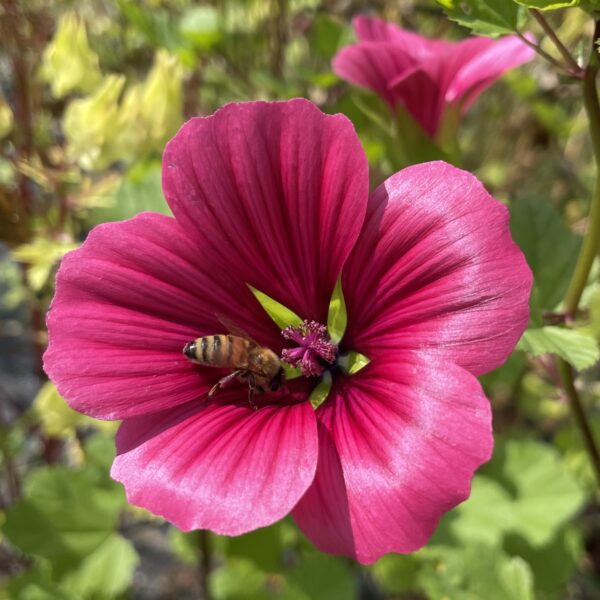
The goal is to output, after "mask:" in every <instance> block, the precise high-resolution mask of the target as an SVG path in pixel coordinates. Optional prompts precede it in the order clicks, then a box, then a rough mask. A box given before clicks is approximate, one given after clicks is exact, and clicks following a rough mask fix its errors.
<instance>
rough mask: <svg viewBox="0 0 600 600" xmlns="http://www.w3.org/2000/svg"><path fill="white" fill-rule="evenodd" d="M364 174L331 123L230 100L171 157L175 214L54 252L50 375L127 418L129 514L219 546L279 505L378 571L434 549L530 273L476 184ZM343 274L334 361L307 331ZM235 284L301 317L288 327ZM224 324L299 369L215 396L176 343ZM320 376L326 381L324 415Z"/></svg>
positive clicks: (297, 111)
mask: <svg viewBox="0 0 600 600" xmlns="http://www.w3.org/2000/svg"><path fill="white" fill-rule="evenodd" d="M368 181H369V177H368V170H367V160H366V158H365V154H364V152H363V150H362V148H361V145H360V142H359V140H358V138H357V136H356V134H355V132H354V130H353V127H352V124H351V123H350V122H349V121H348V119H346V118H345V117H344V116H342V115H335V116H328V115H324V114H322V113H321V112H320V111H319V110H318V109H317V108H316V107H315V106H314V105H313V104H311V103H310V102H308V101H306V100H301V99H297V100H291V101H289V102H280V103H277V102H276V103H264V102H250V103H244V104H231V105H228V106H226V107H224V108H223V109H221V110H219V111H218V112H216V113H215V114H214V115H213V116H210V117H207V118H198V119H192V120H191V121H189V122H188V123H186V125H184V126H183V127H182V129H181V130H180V131H179V133H178V134H177V135H176V137H175V138H174V139H173V140H172V141H171V142H170V143H169V145H168V146H167V148H166V151H165V154H164V158H163V189H164V193H165V196H166V198H167V201H168V203H169V205H170V207H171V209H172V211H173V213H174V215H175V218H170V217H165V216H161V215H159V214H153V213H143V214H141V215H139V216H137V217H135V218H134V219H131V220H129V221H125V222H122V223H110V224H106V225H101V226H99V227H97V228H96V229H94V230H93V231H92V232H91V233H90V235H89V237H88V239H87V241H86V242H85V243H84V244H83V245H82V246H81V248H79V249H78V250H75V251H74V252H71V253H70V254H68V255H67V256H66V257H65V258H64V260H63V262H62V265H61V267H60V271H59V273H58V276H57V282H56V296H55V298H54V301H53V303H52V308H51V310H50V313H49V316H48V328H49V334H50V345H49V348H48V350H47V352H46V355H45V368H46V371H47V373H48V374H49V376H50V377H51V378H52V380H53V381H54V382H55V383H56V384H57V386H58V389H59V391H60V393H61V394H62V395H63V396H64V397H65V398H66V399H67V401H68V402H69V404H70V406H71V407H73V408H74V409H76V410H78V411H81V412H83V413H85V414H88V415H91V416H93V417H97V418H101V419H123V423H122V425H121V427H120V429H119V432H118V434H117V439H116V444H117V457H116V459H115V462H114V464H113V468H112V476H113V477H114V478H115V479H117V480H118V481H120V482H122V483H123V485H124V486H125V489H126V491H127V495H128V498H129V500H130V502H132V503H133V504H137V505H140V506H144V507H145V508H147V509H148V510H150V511H152V512H154V513H156V514H160V515H163V516H164V517H165V518H166V519H168V520H169V521H171V522H172V523H174V524H175V525H177V526H178V527H180V528H181V529H183V530H189V529H197V528H202V529H204V528H206V529H210V530H212V531H215V532H217V533H220V534H226V535H237V534H241V533H244V532H247V531H249V530H252V529H255V528H257V527H263V526H266V525H269V524H270V523H273V522H275V521H277V520H278V519H281V518H282V517H283V516H285V515H286V514H288V513H289V512H290V511H291V512H292V514H293V516H294V518H295V519H296V521H297V523H298V525H299V526H300V528H301V529H302V530H303V531H304V532H305V533H306V535H307V536H308V537H309V538H310V539H311V540H312V541H313V542H314V543H315V545H316V546H318V547H319V548H320V549H321V550H323V551H326V552H330V553H334V554H346V555H349V556H353V557H355V558H356V559H358V560H360V561H362V562H371V561H374V560H376V559H377V558H378V557H379V556H381V555H382V554H383V553H385V552H410V551H413V550H415V549H417V548H419V547H420V546H422V545H423V544H425V543H426V542H427V540H428V538H429V536H430V535H431V533H432V532H433V530H434V528H435V527H436V524H437V522H438V520H439V518H440V517H441V515H442V514H443V513H444V512H445V511H447V510H449V509H450V508H452V507H453V506H455V505H456V504H458V503H459V502H462V501H463V500H465V498H467V497H468V496H469V489H470V482H471V478H472V475H473V471H474V470H475V469H476V468H477V467H478V466H479V465H480V464H482V463H483V462H485V461H486V460H488V459H489V457H490V453H491V450H492V432H491V415H490V407H489V403H488V401H487V399H486V398H485V396H484V394H483V392H482V390H481V387H480V385H479V383H478V382H477V379H476V378H475V376H476V375H478V374H480V373H484V372H485V371H489V370H490V369H493V368H495V367H497V366H498V365H500V364H501V363H502V362H503V361H504V360H505V359H506V358H507V356H508V355H509V353H510V352H511V351H512V349H513V347H514V345H515V343H516V341H517V340H518V338H519V336H520V335H521V333H522V331H523V329H524V328H525V325H526V323H527V319H528V303H527V301H528V296H529V291H530V287H531V274H530V271H529V269H528V267H527V265H526V263H525V260H524V258H523V255H522V254H521V252H520V251H519V249H518V248H517V247H516V245H515V244H514V243H513V241H512V239H511V237H510V233H509V228H508V212H507V210H506V209H505V208H504V206H502V205H501V204H499V203H498V202H496V201H495V200H494V199H493V198H491V197H490V196H489V194H488V193H487V192H486V191H485V190H484V188H483V187H482V186H481V184H480V183H479V182H478V181H477V180H476V179H475V177H473V176H472V175H470V174H468V173H466V172H464V171H460V170H458V169H456V168H454V167H452V166H450V165H447V164H445V163H441V162H438V163H428V164H422V165H418V166H415V167H411V168H408V169H405V170H403V171H401V172H399V173H397V174H396V175H394V176H393V177H391V178H389V179H388V180H387V181H385V183H383V184H382V185H381V186H380V187H379V188H377V190H376V191H375V192H374V193H373V194H372V195H371V196H370V197H369V192H368ZM342 267H343V269H344V270H343V279H342V282H343V289H344V295H345V300H346V305H347V312H348V326H347V329H346V333H345V336H344V338H343V340H342V342H341V344H340V345H339V348H337V349H334V354H333V355H331V354H330V350H331V348H330V347H329V346H330V344H331V342H330V341H328V339H327V336H326V333H325V332H324V331H323V330H322V329H320V328H319V324H321V325H322V324H324V323H326V320H327V312H328V306H329V302H330V298H331V295H332V291H333V289H334V287H335V284H336V281H337V280H338V277H339V275H340V272H341V270H342ZM247 284H250V285H252V286H253V287H255V288H257V289H258V290H260V291H262V292H264V293H265V294H267V295H268V296H270V297H271V298H273V299H275V300H277V301H278V302H280V303H281V304H283V305H284V306H286V307H288V308H289V309H291V310H293V311H294V312H295V313H296V314H297V315H299V316H301V317H302V318H303V319H306V320H307V323H305V325H304V326H303V328H301V329H299V330H296V331H295V332H294V330H286V337H284V336H282V335H281V331H280V329H279V328H278V327H277V326H276V325H275V324H274V323H273V322H272V321H271V319H270V318H269V317H268V316H267V314H266V312H265V311H264V310H263V308H262V306H261V305H260V304H259V302H258V301H257V300H256V298H255V297H254V295H253V294H252V293H251V292H250V291H249V289H248V285H247ZM219 314H225V315H229V316H231V318H232V319H234V320H235V321H236V323H237V324H238V325H239V327H241V328H243V329H245V330H246V331H248V333H249V335H251V336H252V337H253V338H255V339H256V340H257V341H258V342H259V343H260V344H263V345H264V346H267V347H268V348H271V349H272V350H273V351H276V352H277V353H278V354H281V353H282V351H284V349H287V350H288V354H291V355H292V356H290V360H293V361H298V362H299V364H300V365H301V366H302V367H306V371H305V375H306V376H303V377H300V378H298V379H295V380H292V381H289V382H288V383H287V384H286V386H285V387H284V388H283V391H281V392H278V393H273V394H263V395H261V396H257V397H256V398H257V399H258V400H257V401H259V402H260V403H261V404H262V406H261V408H259V410H256V411H255V410H252V408H251V406H250V405H249V403H248V391H247V385H245V384H243V383H235V384H234V385H233V386H230V387H227V388H226V389H224V390H221V391H219V393H218V394H216V395H215V396H214V397H211V398H209V397H207V392H208V391H209V390H210V388H211V387H212V386H213V385H214V384H215V382H216V381H217V380H218V379H219V378H220V377H222V376H223V375H224V374H227V371H225V372H223V371H222V370H220V369H214V368H207V367H202V366H199V365H195V364H193V363H192V362H190V361H189V360H188V359H187V358H186V357H185V356H183V354H182V349H183V347H184V345H185V344H186V343H187V342H189V341H190V340H193V339H195V338H197V337H199V336H204V335H210V334H218V333H226V332H225V331H224V326H223V325H222V324H221V322H220V320H219V318H218V317H217V315H219ZM313 321H314V322H315V323H311V322H313ZM294 349H296V350H298V351H297V352H293V350H294ZM351 350H353V351H357V352H361V353H363V354H365V355H366V356H367V357H368V358H369V359H370V363H369V364H368V365H367V366H366V367H365V368H363V369H362V370H360V371H359V372H358V373H356V374H354V375H348V374H345V373H344V371H343V370H341V369H340V367H339V365H338V364H337V358H336V356H335V355H336V354H337V352H339V353H345V352H348V351H351ZM319 358H321V360H320V361H319ZM332 361H333V362H332ZM315 364H318V365H320V369H317V371H319V370H323V369H327V370H329V372H330V373H332V375H333V386H332V389H331V392H330V394H329V397H328V398H327V400H326V401H325V402H324V403H323V404H322V405H321V406H320V407H319V408H318V409H317V410H316V411H315V410H314V409H313V408H312V406H311V403H310V402H309V401H308V396H309V393H310V390H311V389H312V388H313V387H314V386H315V384H316V382H317V381H318V378H316V377H314V376H312V375H313V374H314V373H313V371H312V370H313V369H314V368H315Z"/></svg>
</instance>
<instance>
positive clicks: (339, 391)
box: [293, 353, 493, 563]
mask: <svg viewBox="0 0 600 600" xmlns="http://www.w3.org/2000/svg"><path fill="white" fill-rule="evenodd" d="M318 416H319V420H320V422H321V424H322V425H321V427H322V432H321V434H320V436H319V463H318V467H317V474H316V476H315V481H314V483H313V485H312V486H311V487H310V488H309V490H308V492H307V493H306V495H305V496H304V497H303V498H302V500H301V501H300V502H299V504H298V505H297V506H296V508H295V509H294V511H293V515H294V518H295V519H296V522H297V523H298V525H299V526H300V528H301V529H302V530H303V531H304V533H305V534H306V535H307V536H308V537H309V538H310V539H311V540H312V541H313V543H314V544H315V545H316V546H317V547H318V548H319V549H320V550H322V551H325V552H330V553H332V554H345V555H350V556H353V557H355V558H356V559H357V560H359V561H360V562H363V563H370V562H374V561H375V560H377V558H379V557H380V556H381V555H382V554H385V553H387V552H412V551H414V550H416V549H418V548H420V547H421V546H423V545H424V544H425V543H426V542H427V540H428V539H429V537H430V536H431V534H432V533H433V530H434V529H435V527H436V526H437V523H438V521H439V519H440V517H441V516H442V514H443V513H444V512H446V511H448V510H450V509H451V508H452V507H453V506H455V505H456V504H458V503H460V502H462V501H463V500H465V499H466V498H468V496H469V493H470V484H471V478H472V476H473V472H474V470H475V469H476V468H477V467H478V466H479V465H481V464H482V463H484V462H486V461H487V460H489V457H490V455H491V450H492V444H493V439H492V428H491V411H490V407H489V403H488V401H487V399H486V398H485V396H484V394H483V391H482V390H481V387H480V385H479V383H478V382H477V380H476V379H475V377H473V376H472V375H471V374H469V373H467V372H466V371H464V370H463V369H461V368H460V367H456V366H454V365H451V364H444V367H443V369H440V368H439V366H438V364H436V363H435V361H432V360H431V357H429V356H426V355H424V356H419V355H417V354H411V353H406V354H403V355H401V356H400V355H396V356H394V357H393V358H386V356H385V354H380V355H379V356H377V359H376V360H373V361H372V362H371V364H370V365H369V366H368V367H366V368H365V369H363V370H362V371H360V372H359V373H358V374H357V375H354V376H353V377H351V378H347V379H343V380H341V381H339V382H336V385H335V387H334V390H333V392H332V395H331V396H330V399H329V400H328V402H326V403H325V404H324V405H323V406H322V407H321V408H320V409H319V412H318Z"/></svg>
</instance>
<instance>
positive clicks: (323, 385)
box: [308, 371, 333, 410]
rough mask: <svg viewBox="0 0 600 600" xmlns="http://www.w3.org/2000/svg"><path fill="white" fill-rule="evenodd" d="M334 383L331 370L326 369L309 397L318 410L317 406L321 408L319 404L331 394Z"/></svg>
mask: <svg viewBox="0 0 600 600" xmlns="http://www.w3.org/2000/svg"><path fill="white" fill-rule="evenodd" d="M332 383H333V379H332V377H331V373H330V372H329V371H325V373H323V377H322V378H321V381H320V382H319V383H318V384H317V385H316V386H315V388H314V389H313V391H312V392H311V393H310V396H309V398H308V399H309V400H310V403H311V404H312V407H313V408H314V409H315V410H317V408H319V406H321V404H323V402H325V400H327V396H329V392H330V391H331V385H332Z"/></svg>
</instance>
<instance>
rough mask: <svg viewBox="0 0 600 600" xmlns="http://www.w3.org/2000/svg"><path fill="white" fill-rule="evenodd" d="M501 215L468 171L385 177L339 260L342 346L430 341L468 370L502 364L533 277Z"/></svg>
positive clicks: (399, 346) (392, 347)
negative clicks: (344, 319) (344, 318)
mask: <svg viewBox="0 0 600 600" xmlns="http://www.w3.org/2000/svg"><path fill="white" fill-rule="evenodd" d="M508 219H509V216H508V211H507V209H506V208H505V207H504V206H503V205H501V204H500V203H499V202H497V201H496V200H494V199H493V198H492V197H491V196H490V195H489V194H488V193H487V192H486V191H485V189H484V188H483V186H482V185H481V183H480V182H479V181H478V180H477V179H476V178H475V177H474V176H473V175H471V174H469V173H467V172H465V171H461V170H460V169H456V168H455V167H452V166H450V165H448V164H446V163H441V162H432V163H425V164H421V165H416V166H413V167H409V168H407V169H404V170H403V171H400V172H399V173H396V174H395V175H393V176H392V177H390V178H389V179H388V180H387V181H385V182H384V183H383V184H382V185H381V186H379V188H377V190H376V191H375V192H374V194H373V195H372V197H371V200H370V206H369V211H368V214H367V219H366V221H365V226H364V228H363V232H362V234H361V237H360V238H359V240H358V242H357V244H356V246H355V248H354V251H353V253H352V255H351V256H350V258H349V260H348V263H347V264H346V266H345V268H344V279H343V285H344V291H345V294H346V305H347V309H348V323H349V326H348V332H347V334H346V338H345V339H344V344H345V345H347V347H348V348H351V349H355V350H358V351H360V352H362V353H364V354H366V355H367V356H369V357H370V356H371V354H375V353H377V352H379V351H380V350H381V349H383V348H384V349H386V351H388V352H392V351H400V350H405V349H413V350H424V349H427V350H430V351H433V355H435V356H436V360H437V361H440V364H444V365H445V364H446V361H452V362H454V363H456V364H458V365H461V366H463V367H464V368H466V369H468V370H469V371H471V372H472V373H474V374H481V373H484V372H486V371H489V370H491V369H494V368H496V367H497V366H499V365H500V364H502V362H503V361H504V360H506V358H507V357H508V355H509V354H510V352H511V351H512V350H513V348H514V346H515V344H516V342H517V340H518V339H519V337H520V336H521V334H522V332H523V331H524V329H525V327H526V325H527V321H528V317H529V307H528V302H527V301H528V298H529V294H530V291H531V284H532V276H531V271H530V270H529V267H528V266H527V264H526V262H525V258H524V257H523V254H522V253H521V251H520V250H519V248H518V247H517V246H516V244H515V243H514V242H513V241H512V238H511V236H510V230H509V227H508ZM444 368H445V367H444Z"/></svg>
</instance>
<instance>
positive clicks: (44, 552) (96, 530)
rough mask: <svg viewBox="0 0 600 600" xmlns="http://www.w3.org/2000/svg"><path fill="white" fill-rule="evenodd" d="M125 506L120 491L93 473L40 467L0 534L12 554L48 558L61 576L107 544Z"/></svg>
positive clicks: (63, 468)
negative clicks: (14, 549) (12, 549)
mask: <svg viewBox="0 0 600 600" xmlns="http://www.w3.org/2000/svg"><path fill="white" fill-rule="evenodd" d="M124 505H125V498H124V494H123V491H122V489H121V488H120V487H119V486H118V485H117V484H115V483H114V482H112V481H110V480H109V479H108V478H107V477H105V475H104V474H102V475H101V476H100V477H99V475H98V472H97V471H96V469H93V468H86V469H84V470H81V471H72V470H70V469H68V468H66V467H44V468H41V469H37V470H36V471H33V472H32V473H31V474H30V475H29V477H28V478H27V480H26V482H25V489H24V495H23V498H22V499H21V500H19V501H18V502H17V503H16V504H14V505H13V506H12V507H11V508H10V509H9V510H8V512H7V513H6V522H5V523H4V525H3V527H2V529H3V531H4V533H5V534H6V537H7V538H8V539H9V540H10V542H11V543H12V544H14V545H15V546H16V547H17V548H19V549H20V550H22V551H23V552H25V553H28V554H33V555H37V556H41V557H44V558H47V559H48V560H50V561H51V562H52V566H53V571H54V572H60V571H65V570H68V569H69V568H72V567H73V565H74V564H75V563H77V562H79V561H81V560H82V559H84V558H85V557H87V556H88V555H89V554H91V553H92V552H94V551H95V550H96V549H97V548H98V547H99V546H100V545H101V544H102V543H103V542H104V541H106V539H107V538H108V537H109V535H111V533H112V532H113V531H114V529H115V528H116V526H117V521H118V517H119V513H120V510H121V508H122V507H123V506H124Z"/></svg>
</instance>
